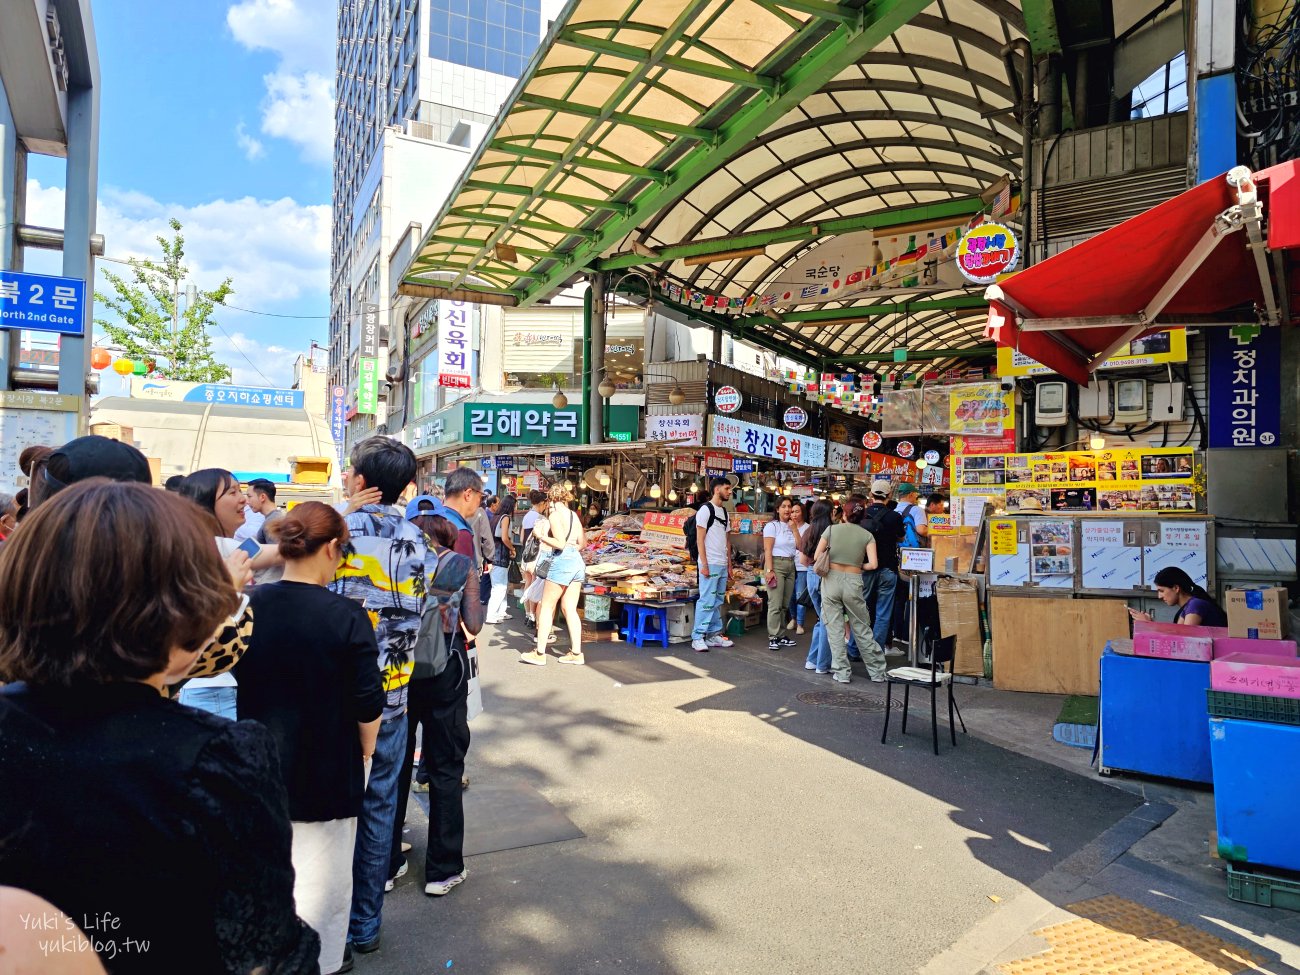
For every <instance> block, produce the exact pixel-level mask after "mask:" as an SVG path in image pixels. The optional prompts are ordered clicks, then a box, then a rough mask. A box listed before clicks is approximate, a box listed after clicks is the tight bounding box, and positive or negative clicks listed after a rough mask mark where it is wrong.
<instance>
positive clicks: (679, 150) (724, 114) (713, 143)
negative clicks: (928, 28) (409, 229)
mask: <svg viewBox="0 0 1300 975" xmlns="http://www.w3.org/2000/svg"><path fill="white" fill-rule="evenodd" d="M757 2H758V3H759V4H760V5H761V6H762V7H764V8H765V9H767V10H769V11H773V12H776V13H778V15H779V16H781V17H782V19H783V20H784V21H785V22H786V23H788V24H789V26H790V27H791V29H792V30H794V31H795V33H794V34H793V35H792V36H791V37H790V38H788V39H787V40H786V41H785V42H784V43H783V44H781V45H779V46H778V47H777V48H776V49H774V50H773V51H772V52H771V53H770V55H769V56H768V57H767V58H765V59H764V60H763V62H762V64H761V65H760V66H759V70H756V71H753V72H750V71H739V70H737V69H736V68H734V67H728V66H720V65H713V64H706V63H704V62H698V61H697V60H696V59H694V58H683V57H680V56H677V55H670V54H669V53H668V52H669V49H670V48H671V47H673V46H674V45H675V44H676V43H677V42H678V41H679V40H681V39H683V38H685V37H687V36H688V35H689V34H690V33H691V31H692V29H694V30H695V32H696V33H697V34H703V33H704V32H705V31H706V30H707V29H708V27H709V26H710V25H711V24H712V23H713V22H714V21H715V20H716V19H717V18H718V17H720V16H721V12H722V11H723V10H725V9H726V6H727V5H725V4H723V5H718V6H717V7H715V9H714V12H713V15H712V17H711V18H710V19H709V20H707V21H706V22H704V23H703V24H697V23H696V21H697V20H699V18H700V17H701V16H702V15H703V13H704V12H705V11H706V10H707V9H708V8H709V7H710V6H713V4H712V2H711V0H687V2H686V3H685V5H684V7H683V10H682V12H681V13H680V15H679V16H678V17H677V18H676V19H675V20H674V22H673V23H672V24H671V26H670V27H669V28H668V29H667V30H665V31H664V32H663V33H662V36H661V37H660V38H659V40H658V41H656V43H655V44H654V45H653V47H651V48H650V49H649V50H648V51H643V50H642V49H640V48H636V47H633V46H630V45H620V46H619V50H617V51H616V50H612V49H611V45H610V43H607V42H605V41H604V40H603V39H601V38H594V37H592V36H590V35H588V34H586V33H583V32H582V31H579V30H575V29H573V28H572V27H571V26H569V25H568V20H569V18H570V16H571V15H572V13H573V11H574V10H575V9H576V8H577V5H578V3H577V0H570V2H569V3H568V4H567V5H566V8H565V11H564V13H563V14H562V15H561V17H560V18H559V19H558V20H557V22H556V24H557V25H556V27H554V28H552V32H551V36H550V38H549V39H548V43H547V44H545V45H543V48H542V50H541V51H540V52H539V54H538V55H536V56H535V57H534V59H533V62H532V64H531V65H530V67H529V70H528V72H526V73H525V76H524V77H523V78H522V79H521V80H520V82H519V85H518V87H517V89H516V91H517V94H520V95H522V93H523V91H524V89H525V88H526V86H527V84H528V82H529V81H530V80H531V79H532V78H533V77H534V76H535V75H536V74H538V73H539V72H540V71H542V70H546V69H543V68H541V64H542V61H543V60H544V57H545V54H546V53H547V52H548V51H549V50H550V49H551V48H552V47H553V46H554V45H556V44H564V45H566V46H569V47H577V48H579V49H584V50H589V51H591V53H592V57H591V59H590V60H589V62H588V64H587V66H586V71H587V72H604V73H614V74H617V75H618V76H619V77H620V78H621V79H622V80H621V81H620V83H619V84H618V85H617V86H616V87H615V89H614V91H613V92H612V93H611V94H610V95H609V96H608V97H607V98H606V99H605V102H604V105H603V106H602V108H601V110H600V111H599V113H597V114H595V115H594V117H590V118H589V119H588V122H587V124H586V125H585V126H584V127H583V129H582V131H581V133H580V134H579V135H578V136H577V137H575V138H574V139H572V140H571V141H570V143H569V147H568V148H567V149H565V150H564V151H561V152H555V153H552V152H550V151H549V150H544V149H539V148H537V147H535V146H529V147H523V146H518V145H515V144H514V143H513V142H511V141H505V140H503V139H501V138H499V137H498V136H499V133H500V131H501V129H502V126H503V124H504V122H505V120H506V118H507V115H506V114H504V113H503V114H502V115H501V116H498V118H497V121H496V122H495V123H494V126H493V129H492V131H491V132H490V134H489V136H488V138H487V139H485V140H484V142H483V145H482V146H481V147H480V148H479V150H478V152H477V153H476V154H475V156H474V157H473V159H472V160H471V163H470V165H469V167H468V168H467V171H466V175H465V176H463V177H462V178H461V180H460V183H459V184H458V185H457V187H456V189H455V190H453V192H452V193H451V195H450V197H449V199H448V203H447V205H446V207H444V210H443V212H442V213H440V214H439V216H438V218H437V219H436V220H435V221H434V223H433V226H432V228H431V230H430V232H429V234H428V235H426V237H425V239H424V241H423V242H422V243H421V247H420V250H419V251H418V252H417V256H416V258H415V259H414V260H413V261H412V264H411V267H410V268H408V271H407V275H406V277H405V283H408V284H413V285H421V284H423V285H428V284H431V283H435V282H434V281H432V280H431V279H430V278H428V277H423V276H422V275H427V274H437V273H442V274H450V275H452V277H451V278H450V279H449V280H446V281H441V280H439V281H437V282H436V283H438V284H441V285H444V286H447V287H450V288H462V287H464V286H465V285H466V283H467V279H468V278H470V277H476V278H479V279H480V280H483V281H487V282H489V283H491V279H490V278H489V277H488V276H487V275H486V274H483V273H481V268H480V265H481V263H483V262H484V261H487V260H491V258H490V255H491V254H492V253H493V248H494V246H495V244H497V243H498V242H500V241H501V239H502V237H503V235H504V234H505V232H506V231H507V230H510V229H513V227H514V224H515V222H516V221H518V220H520V219H522V218H523V217H524V215H525V214H526V213H527V212H528V210H529V209H530V207H531V206H532V205H533V204H534V203H535V202H536V201H537V200H540V199H544V198H545V195H544V194H545V193H546V192H548V190H547V189H546V187H547V184H548V183H549V182H550V181H551V180H552V179H554V178H555V177H556V176H558V175H559V174H560V173H562V172H569V171H571V172H570V174H573V173H579V172H580V170H581V168H582V167H583V166H588V167H590V168H591V169H593V170H601V171H605V172H613V173H619V174H621V175H626V176H629V177H634V178H636V179H639V180H642V181H644V183H645V184H646V185H644V186H642V187H641V188H639V189H635V190H629V191H628V193H629V198H627V199H622V200H613V201H610V202H615V203H619V204H620V205H623V206H626V207H627V209H624V210H617V211H616V210H611V209H609V208H608V207H599V206H591V208H590V209H591V212H590V213H589V214H588V215H587V216H586V217H584V219H583V220H582V225H581V226H578V227H573V228H569V229H572V230H574V231H584V233H582V234H576V233H575V234H572V235H568V236H566V237H563V238H562V239H561V241H560V242H559V243H558V244H557V245H556V248H555V259H554V260H552V261H549V262H539V264H538V265H537V266H536V267H535V268H534V269H532V270H531V271H529V272H520V271H519V270H518V269H515V268H510V267H509V265H503V267H505V268H507V269H508V270H507V271H506V273H507V274H513V275H514V276H515V277H516V282H515V285H516V286H515V287H514V288H506V287H500V286H498V291H499V293H500V294H502V295H503V296H507V295H508V296H509V297H512V298H513V299H514V300H515V302H517V303H518V304H519V305H524V306H526V305H530V304H532V303H533V302H535V301H536V300H537V299H538V298H541V297H543V296H545V295H546V294H548V293H550V292H551V291H553V290H555V288H557V287H559V286H560V285H562V284H563V283H564V282H565V281H566V280H567V279H569V278H570V277H571V276H572V275H573V274H574V273H576V272H578V271H581V270H583V269H585V268H587V267H588V266H589V265H590V263H591V262H593V261H595V260H597V259H598V258H599V257H600V255H601V254H602V253H604V252H605V251H606V250H607V249H608V248H609V247H610V246H611V245H613V244H614V243H616V242H618V241H619V240H620V239H621V238H622V237H624V236H625V235H626V234H627V233H628V232H629V231H631V230H632V229H634V228H635V227H636V225H637V224H638V222H640V221H641V220H642V219H644V217H645V216H646V215H648V214H653V213H655V212H658V211H659V210H661V209H662V208H664V207H665V206H667V205H669V204H670V203H672V202H674V201H676V200H678V199H680V198H681V197H682V196H683V195H685V194H686V193H687V192H689V191H690V189H691V188H692V187H694V186H696V185H697V184H698V183H700V182H701V181H702V180H703V179H705V178H706V177H707V176H709V175H710V174H711V173H712V172H713V171H714V170H716V169H717V167H718V166H720V165H721V164H722V163H723V162H725V161H726V160H727V159H728V158H730V157H731V156H732V155H734V154H735V153H736V152H738V151H739V150H740V149H742V148H744V147H745V146H746V145H747V144H748V143H749V142H750V141H751V140H752V139H754V138H755V137H757V136H758V135H760V134H762V132H763V131H764V130H766V129H767V128H768V127H770V126H771V125H772V124H773V123H774V122H775V121H777V120H778V119H780V118H781V117H782V116H783V115H784V114H785V113H786V112H787V111H789V110H790V108H792V107H793V106H795V105H798V104H799V103H800V102H801V101H802V100H803V99H804V98H806V97H807V96H809V95H811V94H813V93H814V92H816V91H817V90H818V88H820V87H821V85H822V84H823V83H824V82H825V81H826V79H827V78H830V77H833V76H834V75H835V74H837V73H838V72H839V71H841V70H842V69H843V68H845V67H847V66H848V65H850V64H853V63H855V62H857V61H858V60H859V59H860V58H861V57H863V56H864V55H866V54H867V53H868V52H870V51H871V50H872V49H873V48H874V47H876V46H877V45H878V44H879V43H880V41H882V40H883V39H885V38H886V37H888V36H889V35H890V34H892V33H893V32H894V31H896V30H898V29H899V28H900V27H902V26H903V25H905V24H907V23H908V22H909V21H910V20H912V19H913V18H914V17H916V16H917V15H918V14H920V13H921V11H922V10H924V9H925V8H926V7H927V6H929V4H930V2H931V0H866V2H864V3H862V4H861V5H860V6H856V5H851V4H848V3H846V4H834V3H830V2H825V3H823V2H820V0H757ZM635 9H636V4H635V3H634V4H633V6H632V8H631V10H630V11H629V14H634V13H635ZM788 11H796V12H798V13H801V14H805V15H807V16H808V17H809V19H808V20H806V21H800V20H799V19H798V18H797V17H793V16H791V15H790V14H789V13H788ZM618 23H619V25H628V24H631V23H634V21H633V20H632V17H631V16H629V17H627V18H625V19H624V20H622V21H619V22H618ZM583 26H588V25H583ZM624 48H626V50H624ZM606 55H614V56H618V57H623V58H626V59H632V57H633V55H635V62H636V67H635V68H634V69H633V70H632V71H631V72H626V73H625V72H611V71H610V69H608V68H604V67H603V66H600V65H597V64H596V63H595V62H596V61H597V60H598V59H599V58H600V57H602V56H606ZM796 55H797V56H796ZM784 62H789V63H788V66H786V67H784V69H781V70H779V73H777V74H773V75H768V74H766V73H765V72H764V71H763V70H762V68H763V67H764V66H779V65H781V64H783V63H784ZM655 69H661V70H660V71H659V74H660V75H662V73H663V70H667V69H671V70H673V71H679V72H683V73H686V74H696V75H698V76H700V77H702V78H709V79H712V80H715V81H726V82H728V83H730V84H732V86H733V88H732V90H731V92H730V93H729V94H728V95H727V96H726V97H725V98H723V99H720V100H718V101H717V102H716V103H715V107H714V108H713V109H710V110H709V112H707V113H704V114H705V118H706V120H707V119H708V118H709V117H711V116H717V117H719V118H720V119H721V121H719V122H718V124H717V125H716V127H710V126H693V127H691V128H694V129H700V128H705V129H707V131H709V132H711V133H715V134H712V135H710V136H709V137H708V138H699V136H702V135H703V134H704V133H703V132H698V131H697V132H693V133H690V134H686V133H681V132H676V133H673V132H665V130H664V129H663V128H662V126H661V123H657V122H656V123H653V124H652V125H643V124H642V122H643V119H642V117H641V116H637V115H635V114H634V113H629V112H626V111H620V110H619V109H617V106H620V105H621V104H622V103H623V102H624V100H625V99H626V98H627V97H628V95H630V94H632V93H633V90H634V89H635V88H636V86H637V85H641V84H648V85H655V84H658V82H657V81H655V80H654V79H652V78H650V75H651V73H652V72H654V71H655ZM570 70H572V68H570ZM574 73H575V76H577V75H579V74H580V73H579V72H574ZM576 84H577V82H576V81H575V86H576ZM663 87H665V88H666V86H663ZM571 90H572V89H571ZM673 94H674V96H675V97H678V98H684V96H683V95H681V93H676V92H674V93H673ZM685 100H687V101H689V99H685ZM561 101H563V100H561ZM533 107H537V108H542V109H546V108H548V107H554V108H555V110H556V111H557V112H558V111H559V107H558V106H544V105H541V106H533ZM566 110H567V109H566ZM615 114H620V115H621V117H620V118H619V119H617V120H616V121H620V122H622V123H623V124H627V125H632V126H634V127H635V128H637V129H638V130H641V131H644V132H646V133H647V134H648V135H650V136H651V137H652V138H655V139H656V140H657V141H659V142H660V143H662V142H663V141H664V136H665V135H673V136H674V139H673V140H672V142H671V143H669V144H668V145H666V146H665V148H664V149H663V151H662V152H661V154H660V158H659V160H656V164H652V165H651V166H629V165H626V164H621V163H618V162H611V161H609V160H604V159H598V160H592V159H590V158H581V159H579V158H577V153H578V151H579V150H580V149H582V148H584V147H587V146H588V144H589V140H590V139H591V138H592V136H594V135H595V133H596V132H597V130H598V129H599V127H600V126H601V125H603V124H604V123H606V122H608V121H610V120H611V119H613V116H614V115H615ZM634 120H635V121H634ZM539 135H540V132H539ZM489 150H493V151H498V152H505V153H513V154H516V155H518V156H519V157H520V158H530V159H536V160H538V161H541V162H545V163H548V164H549V168H548V169H547V172H546V175H545V176H544V177H543V178H542V179H541V180H538V181H536V182H537V185H538V186H539V187H540V188H541V190H540V191H530V192H529V194H528V195H527V196H524V197H522V198H521V199H520V202H519V203H518V205H517V206H516V208H515V209H514V210H513V211H512V212H511V213H510V214H509V215H508V216H506V217H505V219H504V220H503V222H502V223H500V224H499V225H498V226H497V227H496V228H495V229H494V230H492V232H491V233H490V234H489V236H488V237H487V238H486V239H479V238H471V237H468V236H467V235H466V236H464V237H462V238H460V239H459V240H458V241H457V243H456V245H455V246H457V247H458V248H459V250H458V251H456V252H453V254H450V255H445V256H444V257H440V258H438V259H433V258H430V257H425V256H424V255H423V251H424V248H425V245H426V244H427V243H432V242H435V241H434V238H435V237H438V238H444V239H445V238H448V237H452V236H454V235H453V234H447V233H445V231H446V230H448V229H450V228H447V227H445V226H444V225H443V221H444V220H445V219H446V218H447V217H449V216H452V214H451V213H450V211H451V209H452V208H453V207H454V206H455V201H456V198H457V197H458V196H459V194H460V193H461V192H462V191H463V190H464V189H465V188H466V184H467V183H469V182H471V181H474V180H475V171H476V170H477V168H478V164H479V162H480V160H481V159H482V157H483V155H484V154H485V153H486V152H487V151H489ZM605 151H606V153H608V150H605ZM494 168H499V167H494ZM477 181H479V182H483V180H481V178H480V179H478V180H477ZM502 182H505V183H509V174H506V176H505V178H504V179H503V180H502ZM517 188H518V189H523V187H517ZM623 189H626V187H624V188H622V189H620V192H622V191H623ZM606 195H610V194H606ZM563 202H572V205H574V206H575V207H579V208H581V207H580V206H579V204H578V203H577V202H576V201H563ZM547 229H548V231H549V232H553V233H563V232H564V231H563V230H559V229H556V228H553V227H549V226H548V228H547ZM588 234H591V236H588ZM575 239H576V240H578V241H579V242H578V243H577V245H576V246H573V247H571V248H569V249H565V248H563V247H562V246H561V245H562V244H563V242H564V241H568V240H575ZM447 242H448V243H450V241H447ZM516 251H518V248H517V247H516ZM453 256H454V257H458V258H459V257H462V256H463V257H464V258H466V260H464V262H463V263H461V262H459V261H458V262H457V263H456V264H455V265H453V264H451V263H450V260H449V259H450V258H451V257H453ZM493 277H496V275H493ZM522 281H527V282H529V283H527V284H523V285H522V287H520V286H519V284H520V282H522Z"/></svg>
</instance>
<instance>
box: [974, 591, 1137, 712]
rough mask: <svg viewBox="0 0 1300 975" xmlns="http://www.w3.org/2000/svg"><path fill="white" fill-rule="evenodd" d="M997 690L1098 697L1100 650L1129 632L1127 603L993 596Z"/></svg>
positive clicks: (991, 612)
mask: <svg viewBox="0 0 1300 975" xmlns="http://www.w3.org/2000/svg"><path fill="white" fill-rule="evenodd" d="M989 599H990V602H989V623H990V625H991V627H992V629H993V686H994V687H996V688H998V689H999V690H1007V691H1036V692H1038V693H1044V694H1096V693H1098V688H1099V686H1100V681H1101V652H1102V650H1104V649H1105V647H1106V641H1107V640H1109V639H1111V638H1112V637H1127V636H1128V633H1129V616H1128V604H1127V603H1126V602H1125V601H1124V600H1123V599H1069V598H1066V597H1059V598H1053V597H1050V596H1010V595H1002V594H1000V593H995V594H993V595H991V596H990V597H989Z"/></svg>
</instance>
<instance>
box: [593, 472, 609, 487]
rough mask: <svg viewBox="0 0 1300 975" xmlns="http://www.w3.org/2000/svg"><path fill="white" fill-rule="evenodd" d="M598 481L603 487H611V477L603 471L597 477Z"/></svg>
mask: <svg viewBox="0 0 1300 975" xmlns="http://www.w3.org/2000/svg"><path fill="white" fill-rule="evenodd" d="M596 480H597V481H599V482H600V486H601V487H608V486H609V475H608V474H606V473H605V472H604V471H601V472H600V473H599V474H597V475H596Z"/></svg>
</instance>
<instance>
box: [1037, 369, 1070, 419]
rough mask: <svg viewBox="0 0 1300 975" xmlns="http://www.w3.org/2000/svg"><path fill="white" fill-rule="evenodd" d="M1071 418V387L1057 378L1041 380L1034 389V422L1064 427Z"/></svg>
mask: <svg viewBox="0 0 1300 975" xmlns="http://www.w3.org/2000/svg"><path fill="white" fill-rule="evenodd" d="M1069 418H1070V410H1069V389H1068V387H1067V386H1066V384H1065V383H1063V382H1059V381H1057V380H1048V381H1046V382H1040V383H1039V384H1038V385H1037V386H1036V387H1035V389H1034V423H1035V424H1037V425H1038V426H1040V427H1063V426H1065V424H1066V421H1068V420H1069Z"/></svg>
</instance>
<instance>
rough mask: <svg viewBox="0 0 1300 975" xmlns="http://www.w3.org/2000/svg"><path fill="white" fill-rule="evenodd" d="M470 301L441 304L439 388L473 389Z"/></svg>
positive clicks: (446, 301)
mask: <svg viewBox="0 0 1300 975" xmlns="http://www.w3.org/2000/svg"><path fill="white" fill-rule="evenodd" d="M473 307H474V306H473V305H471V304H470V303H469V302H468V301H449V300H447V299H443V300H440V301H439V302H438V385H439V386H447V387H450V388H452V389H469V388H470V387H471V386H472V385H473V380H472V378H471V376H470V368H469V359H470V348H471V339H470V312H471V310H472V309H473Z"/></svg>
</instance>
